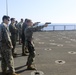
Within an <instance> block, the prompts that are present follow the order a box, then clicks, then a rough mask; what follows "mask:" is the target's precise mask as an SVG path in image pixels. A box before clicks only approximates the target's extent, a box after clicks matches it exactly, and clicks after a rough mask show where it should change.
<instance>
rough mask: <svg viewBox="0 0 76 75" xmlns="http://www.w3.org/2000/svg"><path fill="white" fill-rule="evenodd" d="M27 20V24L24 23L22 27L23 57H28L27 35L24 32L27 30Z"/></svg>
mask: <svg viewBox="0 0 76 75" xmlns="http://www.w3.org/2000/svg"><path fill="white" fill-rule="evenodd" d="M27 20H28V19H25V22H24V23H23V26H22V56H27V54H26V53H27V47H26V46H25V38H26V37H25V34H24V30H25V29H26V28H27Z"/></svg>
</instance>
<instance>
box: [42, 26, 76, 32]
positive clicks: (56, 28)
mask: <svg viewBox="0 0 76 75" xmlns="http://www.w3.org/2000/svg"><path fill="white" fill-rule="evenodd" d="M55 30H76V25H49V26H48V27H46V28H43V29H42V31H55Z"/></svg>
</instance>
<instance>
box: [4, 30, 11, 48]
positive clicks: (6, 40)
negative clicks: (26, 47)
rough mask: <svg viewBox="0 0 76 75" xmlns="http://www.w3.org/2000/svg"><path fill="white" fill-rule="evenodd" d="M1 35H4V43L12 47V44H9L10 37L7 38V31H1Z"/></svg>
mask: <svg viewBox="0 0 76 75" xmlns="http://www.w3.org/2000/svg"><path fill="white" fill-rule="evenodd" d="M3 31H4V32H3V35H4V38H5V42H6V43H7V45H8V46H10V47H11V46H12V42H11V39H10V36H9V33H8V31H7V29H3Z"/></svg>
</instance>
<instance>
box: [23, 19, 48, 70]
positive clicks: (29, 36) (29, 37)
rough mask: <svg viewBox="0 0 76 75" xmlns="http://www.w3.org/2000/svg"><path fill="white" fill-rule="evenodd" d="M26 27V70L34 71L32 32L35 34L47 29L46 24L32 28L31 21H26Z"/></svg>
mask: <svg viewBox="0 0 76 75" xmlns="http://www.w3.org/2000/svg"><path fill="white" fill-rule="evenodd" d="M27 25H28V27H27V28H26V29H25V31H24V33H25V37H26V38H25V45H26V46H27V48H28V51H29V56H28V59H27V64H26V65H27V70H36V69H35V67H34V66H33V62H34V58H35V49H34V44H33V39H32V36H33V32H36V31H38V30H40V29H42V28H44V27H47V24H45V25H43V26H35V27H34V26H33V23H32V21H31V20H28V21H27Z"/></svg>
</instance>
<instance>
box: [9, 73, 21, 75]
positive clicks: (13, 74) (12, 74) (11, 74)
mask: <svg viewBox="0 0 76 75" xmlns="http://www.w3.org/2000/svg"><path fill="white" fill-rule="evenodd" d="M8 75H20V74H17V73H9V74H8Z"/></svg>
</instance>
